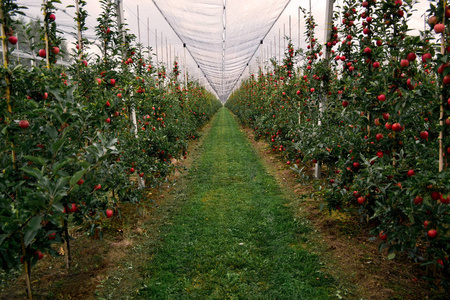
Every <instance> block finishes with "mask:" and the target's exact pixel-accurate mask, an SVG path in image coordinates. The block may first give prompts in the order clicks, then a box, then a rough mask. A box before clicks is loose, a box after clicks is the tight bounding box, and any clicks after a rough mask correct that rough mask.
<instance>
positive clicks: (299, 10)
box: [297, 7, 301, 49]
mask: <svg viewBox="0 0 450 300" xmlns="http://www.w3.org/2000/svg"><path fill="white" fill-rule="evenodd" d="M300 13H301V9H300V7H299V8H298V24H297V26H298V48H299V49H300V39H301V37H300V24H301V23H300Z"/></svg>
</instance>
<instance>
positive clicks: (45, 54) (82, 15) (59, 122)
mask: <svg viewBox="0 0 450 300" xmlns="http://www.w3.org/2000/svg"><path fill="white" fill-rule="evenodd" d="M100 2H101V6H102V13H101V15H100V16H99V18H98V24H97V26H96V27H95V31H96V36H97V40H98V41H100V43H101V45H99V47H98V48H99V49H98V51H97V52H92V51H89V50H93V49H94V48H96V47H97V46H94V45H93V44H91V43H90V42H89V41H88V40H87V39H86V38H85V37H84V32H85V31H86V30H87V27H86V22H85V21H86V17H87V15H88V14H87V12H86V10H85V5H86V1H82V0H79V1H78V3H77V4H78V9H79V10H78V11H77V14H76V16H75V20H74V24H75V25H74V27H75V30H76V32H77V33H78V41H77V42H76V44H74V45H72V46H69V48H71V50H70V51H71V54H72V60H73V63H72V64H71V65H70V66H68V67H63V66H61V65H58V60H59V58H60V57H61V55H62V52H61V51H62V50H61V43H62V42H63V39H62V35H61V34H60V32H59V30H58V17H59V14H58V11H57V9H56V8H55V3H60V1H59V0H49V1H44V4H42V12H43V15H44V19H43V22H42V27H41V28H39V34H40V39H38V40H36V41H35V44H33V45H31V46H32V51H34V53H35V55H36V57H37V59H36V60H35V65H34V66H25V65H21V64H20V61H19V63H12V59H11V57H12V56H15V49H16V48H15V45H16V44H17V43H19V44H20V43H25V42H29V41H25V40H21V39H22V38H23V37H21V36H20V35H19V36H17V35H16V34H15V33H16V32H18V31H19V27H20V26H22V24H20V22H19V21H18V20H19V17H20V15H22V14H24V13H25V12H26V10H25V8H23V7H20V6H19V5H18V4H17V3H16V1H15V0H5V1H2V2H1V6H0V22H1V29H2V32H1V36H2V38H1V43H2V46H3V65H2V67H1V69H0V90H1V93H0V94H1V101H0V121H1V124H0V137H1V146H0V164H1V166H0V264H1V267H2V269H3V270H11V269H17V268H18V267H19V266H23V267H24V270H25V273H26V274H28V276H27V277H28V279H29V274H30V272H31V271H30V270H31V266H32V265H34V264H35V263H36V262H37V260H39V259H41V258H42V257H43V256H44V254H43V253H50V254H52V255H57V253H56V251H55V249H56V248H55V247H52V245H53V244H59V243H64V244H65V247H66V252H68V254H69V255H67V256H68V264H70V243H69V242H70V236H69V233H68V228H69V226H70V224H82V225H83V226H84V227H83V228H85V229H86V231H87V232H91V233H95V232H97V233H98V230H99V229H101V228H100V227H101V224H102V222H103V221H104V220H105V219H106V218H110V217H112V216H113V215H114V214H117V213H118V211H117V207H118V205H119V203H121V202H137V201H140V200H141V199H143V197H144V195H145V194H144V192H145V188H144V185H145V187H146V188H148V187H155V186H157V185H158V184H159V183H160V182H162V180H164V179H165V178H166V177H167V175H168V174H170V172H171V171H172V170H173V168H174V166H173V162H174V160H175V159H182V158H185V156H186V155H187V152H186V151H187V146H188V142H189V140H191V139H194V138H196V137H197V136H198V132H197V130H198V129H199V128H200V127H201V126H202V125H204V124H205V123H206V122H207V121H208V120H209V119H210V118H211V117H212V115H213V114H214V113H215V112H216V111H217V110H218V108H219V107H221V103H220V102H219V101H218V100H217V99H216V98H215V97H214V96H213V95H212V94H210V93H209V92H207V91H206V90H205V89H204V88H203V87H201V86H200V85H199V84H198V83H196V82H192V81H190V82H188V84H187V86H186V85H185V84H184V80H179V78H178V77H179V75H180V71H179V66H178V64H177V63H176V62H175V63H174V66H173V70H172V71H171V72H170V73H166V71H165V68H164V67H162V66H159V67H157V66H155V65H152V60H151V59H150V58H149V53H145V52H144V51H142V49H141V48H140V45H134V43H133V41H134V36H133V35H130V34H128V33H127V31H126V30H125V28H124V27H123V25H120V22H119V20H118V18H117V15H116V7H115V1H112V0H102V1H100ZM61 15H62V14H61ZM22 31H23V30H22ZM89 53H91V54H89ZM92 53H98V54H95V55H94V54H92ZM28 284H30V283H29V282H28ZM28 288H29V290H30V291H31V289H30V286H28Z"/></svg>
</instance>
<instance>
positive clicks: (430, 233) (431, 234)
mask: <svg viewBox="0 0 450 300" xmlns="http://www.w3.org/2000/svg"><path fill="white" fill-rule="evenodd" d="M427 234H428V237H429V238H430V239H434V238H435V237H437V234H438V232H437V230H436V229H430V230H428V232H427Z"/></svg>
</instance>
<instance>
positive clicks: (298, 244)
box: [140, 108, 335, 299]
mask: <svg viewBox="0 0 450 300" xmlns="http://www.w3.org/2000/svg"><path fill="white" fill-rule="evenodd" d="M202 147H203V149H202V152H203V153H202V155H201V156H200V157H199V158H198V160H197V162H196V164H195V165H194V166H193V167H192V169H191V170H190V173H189V177H190V178H188V180H189V182H188V185H187V186H186V189H185V190H184V191H182V193H184V197H186V201H183V203H184V204H183V207H182V208H181V209H180V211H179V213H178V214H177V215H176V216H174V219H173V220H172V223H171V224H170V225H167V226H165V227H164V228H163V229H162V241H161V244H160V246H159V247H157V249H156V250H155V253H154V259H153V260H152V261H150V262H149V266H148V268H149V270H147V271H148V273H147V275H148V280H147V282H146V285H145V287H144V288H143V289H142V290H141V293H140V295H141V296H142V297H143V298H146V299H328V298H330V295H331V294H332V293H333V291H334V289H335V288H334V281H333V279H331V278H330V276H326V275H327V274H324V273H323V272H322V271H321V270H320V261H319V259H318V257H317V256H316V255H313V254H311V253H310V252H308V251H307V250H304V248H305V247H302V243H305V237H303V235H304V234H305V233H307V232H308V231H309V229H308V228H305V226H304V225H301V224H300V222H299V221H298V220H295V218H294V215H293V212H292V210H291V209H290V208H289V207H288V205H287V203H288V200H287V199H285V197H284V196H283V193H282V191H281V190H280V187H279V186H278V185H277V183H276V180H275V179H274V178H273V177H272V176H270V175H269V174H268V173H267V172H266V170H265V168H264V166H263V165H262V162H261V161H260V160H259V158H258V156H257V154H256V153H255V151H254V149H253V148H252V146H251V144H250V143H249V142H248V140H247V139H246V137H245V136H244V134H243V133H242V132H241V131H240V130H239V127H238V125H237V123H236V121H235V120H234V119H233V117H232V116H231V114H230V112H229V111H228V109H226V108H222V109H221V110H220V111H219V113H218V114H217V115H216V116H215V118H214V119H213V121H212V128H211V130H210V132H209V134H208V136H206V137H205V140H204V143H203V146H202Z"/></svg>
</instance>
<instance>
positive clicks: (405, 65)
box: [400, 59, 409, 68]
mask: <svg viewBox="0 0 450 300" xmlns="http://www.w3.org/2000/svg"><path fill="white" fill-rule="evenodd" d="M400 66H401V67H402V68H406V67H407V66H409V60H407V59H402V60H401V61H400Z"/></svg>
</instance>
